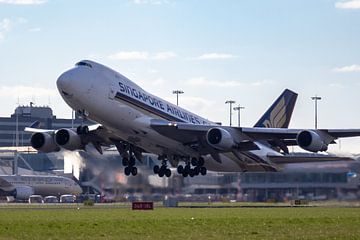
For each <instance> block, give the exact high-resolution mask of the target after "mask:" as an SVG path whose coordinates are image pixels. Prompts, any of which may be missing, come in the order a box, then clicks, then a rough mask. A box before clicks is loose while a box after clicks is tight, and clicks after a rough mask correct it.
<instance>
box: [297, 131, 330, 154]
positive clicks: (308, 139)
mask: <svg viewBox="0 0 360 240" xmlns="http://www.w3.org/2000/svg"><path fill="white" fill-rule="evenodd" d="M296 141H297V143H298V145H299V146H300V147H301V148H303V149H305V150H307V151H310V152H319V151H326V150H327V149H328V144H326V143H325V142H324V140H323V139H322V138H321V136H320V135H319V134H318V133H316V132H314V131H310V130H304V131H301V132H299V133H298V135H297V137H296Z"/></svg>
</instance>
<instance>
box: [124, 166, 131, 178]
mask: <svg viewBox="0 0 360 240" xmlns="http://www.w3.org/2000/svg"><path fill="white" fill-rule="evenodd" d="M124 173H125V175H126V176H129V175H130V173H131V169H130V168H129V167H126V168H125V169H124Z"/></svg>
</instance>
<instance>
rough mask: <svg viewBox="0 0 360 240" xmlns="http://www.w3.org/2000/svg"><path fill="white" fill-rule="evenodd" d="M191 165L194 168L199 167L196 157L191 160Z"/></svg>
mask: <svg viewBox="0 0 360 240" xmlns="http://www.w3.org/2000/svg"><path fill="white" fill-rule="evenodd" d="M191 165H193V166H197V165H198V160H197V158H196V157H193V158H191Z"/></svg>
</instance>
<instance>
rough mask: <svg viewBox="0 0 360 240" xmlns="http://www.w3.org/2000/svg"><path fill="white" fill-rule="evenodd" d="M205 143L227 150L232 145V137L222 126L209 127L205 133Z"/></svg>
mask: <svg viewBox="0 0 360 240" xmlns="http://www.w3.org/2000/svg"><path fill="white" fill-rule="evenodd" d="M206 141H207V143H208V144H209V145H210V146H212V147H214V148H216V149H219V150H229V149H231V148H232V147H233V146H234V144H235V143H234V139H233V137H232V136H231V134H230V133H229V132H228V131H226V130H225V129H222V128H217V127H214V128H211V129H209V130H208V131H207V133H206Z"/></svg>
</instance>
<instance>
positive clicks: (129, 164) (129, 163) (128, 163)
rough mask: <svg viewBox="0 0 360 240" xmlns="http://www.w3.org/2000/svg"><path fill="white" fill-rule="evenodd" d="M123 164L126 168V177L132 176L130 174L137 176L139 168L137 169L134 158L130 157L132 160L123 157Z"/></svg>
mask: <svg viewBox="0 0 360 240" xmlns="http://www.w3.org/2000/svg"><path fill="white" fill-rule="evenodd" d="M122 164H123V166H124V167H125V169H124V173H125V175H126V176H130V174H131V175H133V176H135V175H136V174H137V173H138V170H137V167H135V157H134V156H130V158H127V157H123V159H122Z"/></svg>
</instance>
